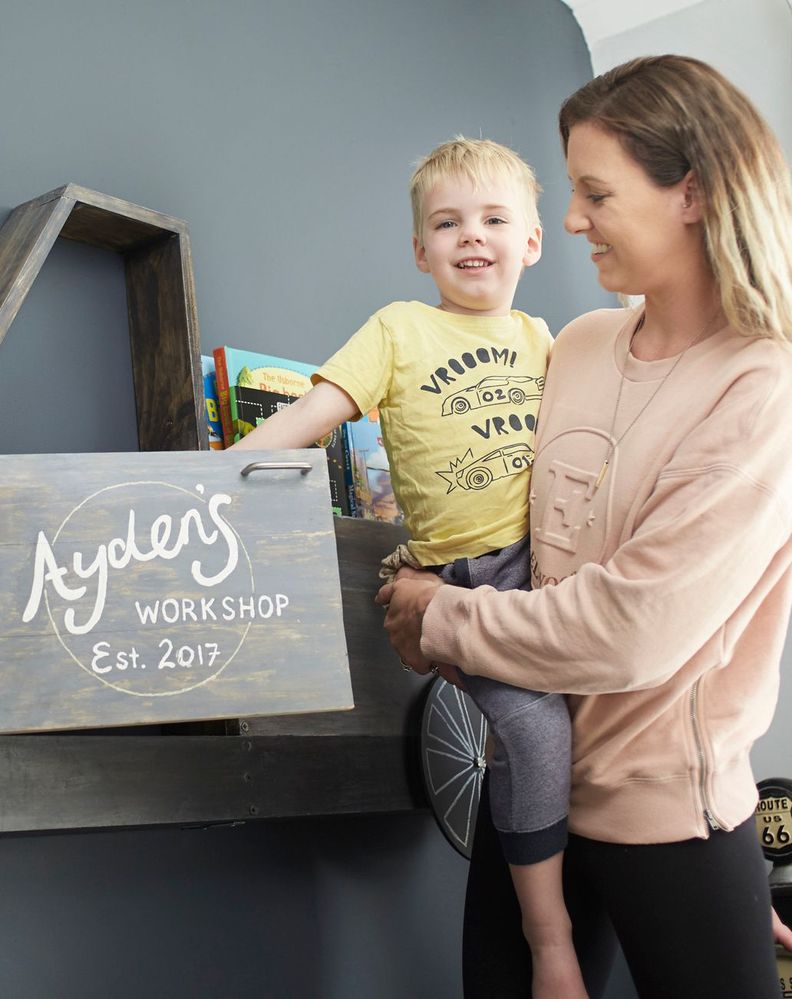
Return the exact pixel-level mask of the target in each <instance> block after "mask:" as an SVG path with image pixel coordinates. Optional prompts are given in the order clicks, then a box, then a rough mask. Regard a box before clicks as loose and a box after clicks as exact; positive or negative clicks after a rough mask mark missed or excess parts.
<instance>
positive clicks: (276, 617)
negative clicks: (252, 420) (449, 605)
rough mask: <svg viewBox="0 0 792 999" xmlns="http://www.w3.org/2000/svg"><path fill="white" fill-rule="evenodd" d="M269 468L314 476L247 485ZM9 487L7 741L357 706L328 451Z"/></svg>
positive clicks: (70, 464) (20, 471) (128, 467)
mask: <svg viewBox="0 0 792 999" xmlns="http://www.w3.org/2000/svg"><path fill="white" fill-rule="evenodd" d="M261 459H266V460H270V461H272V460H278V459H280V460H285V461H301V462H303V463H305V464H308V465H309V466H310V469H311V470H310V472H309V474H307V475H302V474H300V473H299V472H298V471H295V470H294V469H285V470H268V471H266V472H256V473H253V474H252V475H250V476H248V477H243V476H242V475H241V474H240V470H241V469H242V467H243V466H245V465H247V464H248V463H250V462H251V461H256V460H261ZM3 472H4V475H3V481H2V484H1V485H0V622H2V623H1V624H0V664H2V669H0V731H6V732H9V731H16V732H19V731H48V730H62V729H71V728H85V727H88V728H96V727H108V726H113V725H130V724H152V723H163V722H175V721H179V720H185V721H187V720H201V719H219V718H238V717H239V716H240V715H243V714H246V713H248V712H250V713H253V714H282V713H295V712H305V711H316V710H319V711H321V710H338V709H342V708H350V707H351V706H352V695H351V687H350V682H349V674H348V667H347V655H346V647H345V640H344V633H343V622H342V615H341V594H340V584H339V577H338V567H337V561H336V550H335V535H334V526H333V517H332V514H331V512H330V496H329V484H328V479H327V463H326V461H325V458H324V452H322V451H316V450H315V449H314V450H310V449H309V450H304V451H285V452H264V453H262V452H245V454H244V455H240V454H239V453H237V452H228V453H208V452H204V453H202V454H196V453H183V454H181V455H180V456H179V459H178V461H176V462H175V461H174V459H173V457H172V456H171V455H169V454H167V453H165V452H157V453H151V454H139V453H132V454H116V455H112V454H102V455H15V456H7V457H6V458H5V459H4V468H3Z"/></svg>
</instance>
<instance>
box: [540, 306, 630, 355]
mask: <svg viewBox="0 0 792 999" xmlns="http://www.w3.org/2000/svg"><path fill="white" fill-rule="evenodd" d="M635 315H636V311H635V309H595V310H594V311H593V312H585V313H584V314H583V315H582V316H578V317H577V318H576V319H573V320H572V321H571V322H570V323H567V325H566V326H564V328H563V329H562V330H561V332H560V333H559V334H558V336H557V337H556V340H555V346H554V348H553V353H554V354H556V353H558V352H559V350H560V351H561V352H564V351H566V350H575V351H577V350H580V349H585V348H586V347H591V348H597V347H602V345H603V344H604V343H605V342H606V341H607V342H613V340H615V339H616V337H617V336H618V334H619V331H620V330H621V329H622V328H623V327H624V324H625V323H626V322H627V321H628V320H629V319H631V318H632V317H634V316H635Z"/></svg>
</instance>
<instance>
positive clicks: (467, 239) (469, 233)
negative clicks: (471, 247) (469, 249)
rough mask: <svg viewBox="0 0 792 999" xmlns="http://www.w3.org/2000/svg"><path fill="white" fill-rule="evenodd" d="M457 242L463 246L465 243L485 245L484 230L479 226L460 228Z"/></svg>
mask: <svg viewBox="0 0 792 999" xmlns="http://www.w3.org/2000/svg"><path fill="white" fill-rule="evenodd" d="M459 242H460V243H462V244H463V245H464V244H466V243H485V242H486V236H485V234H484V230H483V229H482V228H481V227H480V226H475V225H467V226H462V228H461V229H460V230H459Z"/></svg>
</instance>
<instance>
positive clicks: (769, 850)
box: [755, 777, 792, 864]
mask: <svg viewBox="0 0 792 999" xmlns="http://www.w3.org/2000/svg"><path fill="white" fill-rule="evenodd" d="M757 787H758V788H759V801H758V803H757V805H756V813H755V815H756V832H757V834H758V836H759V842H760V843H761V844H762V850H763V851H764V855H765V858H766V859H767V860H770V861H772V862H773V863H774V864H786V863H789V862H790V861H792V780H788V779H787V778H786V777H769V778H768V779H767V780H763V781H760V782H759V783H758V784H757Z"/></svg>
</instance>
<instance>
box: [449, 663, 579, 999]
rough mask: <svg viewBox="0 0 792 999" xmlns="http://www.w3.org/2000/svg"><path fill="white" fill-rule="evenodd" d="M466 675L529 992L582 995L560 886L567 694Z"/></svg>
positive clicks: (541, 997)
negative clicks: (484, 743) (526, 952)
mask: <svg viewBox="0 0 792 999" xmlns="http://www.w3.org/2000/svg"><path fill="white" fill-rule="evenodd" d="M465 683H466V686H467V688H468V690H469V692H470V694H471V696H472V697H473V699H474V700H475V702H476V704H477V705H478V707H479V708H480V709H481V711H482V713H483V714H484V715H485V717H486V718H487V721H488V722H489V725H490V730H491V732H492V734H493V735H494V738H495V754H494V756H493V758H492V760H491V761H490V763H489V765H488V770H489V774H490V788H489V790H490V795H491V799H490V804H491V808H490V810H491V813H492V819H493V822H494V824H495V827H496V829H497V830H498V835H499V838H500V842H501V847H502V850H503V854H504V856H505V858H506V860H507V861H508V862H509V869H510V873H511V878H512V882H513V885H514V890H515V893H516V895H517V899H518V902H519V905H520V911H521V914H522V915H521V924H522V929H523V933H524V935H525V939H526V940H527V941H528V944H529V946H530V948H531V954H532V959H533V960H532V966H533V973H532V995H533V996H534V999H555V997H556V996H560V995H563V996H566V997H569V999H583V997H585V996H586V990H585V987H584V985H583V980H582V977H581V974H580V968H579V966H578V962H577V958H576V956H575V950H574V947H573V944H572V926H571V923H570V919H569V916H568V914H567V910H566V907H565V905H564V897H563V892H562V888H561V865H562V853H561V851H562V850H563V848H564V846H565V845H566V835H567V832H566V813H567V804H568V800H569V773H570V766H571V761H570V726H569V714H568V711H567V707H566V702H565V701H564V699H563V697H560V696H559V695H548V694H543V693H537V692H535V691H530V690H522V689H520V688H517V687H510V686H508V685H506V684H502V683H497V682H496V681H493V680H489V679H487V678H486V677H479V676H470V677H467V676H466V677H465Z"/></svg>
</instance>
